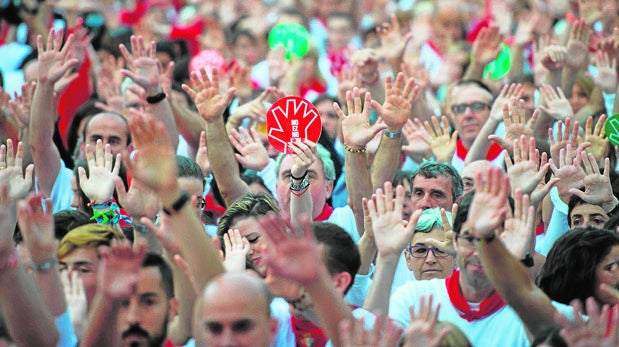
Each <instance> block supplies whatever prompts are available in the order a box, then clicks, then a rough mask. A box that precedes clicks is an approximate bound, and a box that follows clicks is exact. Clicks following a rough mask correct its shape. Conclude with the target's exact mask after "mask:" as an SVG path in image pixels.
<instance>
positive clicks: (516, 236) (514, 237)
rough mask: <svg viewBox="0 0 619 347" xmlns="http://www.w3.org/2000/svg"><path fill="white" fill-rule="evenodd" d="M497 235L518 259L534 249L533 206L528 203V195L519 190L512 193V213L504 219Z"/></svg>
mask: <svg viewBox="0 0 619 347" xmlns="http://www.w3.org/2000/svg"><path fill="white" fill-rule="evenodd" d="M499 237H500V238H501V240H502V241H503V243H504V244H505V247H507V249H508V250H509V251H510V253H511V254H513V255H514V257H516V258H518V259H522V258H524V257H525V255H526V254H527V252H533V251H534V249H535V207H533V205H530V204H529V196H528V195H526V194H522V192H520V190H516V192H515V194H514V214H513V215H512V216H511V217H510V218H507V220H505V225H504V228H503V232H502V233H501V234H500V235H499Z"/></svg>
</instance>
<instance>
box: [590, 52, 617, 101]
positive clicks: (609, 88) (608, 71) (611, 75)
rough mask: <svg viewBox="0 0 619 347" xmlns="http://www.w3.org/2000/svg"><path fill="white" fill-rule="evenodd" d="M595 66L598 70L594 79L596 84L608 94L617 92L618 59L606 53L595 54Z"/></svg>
mask: <svg viewBox="0 0 619 347" xmlns="http://www.w3.org/2000/svg"><path fill="white" fill-rule="evenodd" d="M595 66H596V67H597V69H598V74H597V77H595V78H594V79H593V81H594V82H595V84H596V85H597V86H598V87H600V89H602V91H603V92H604V93H606V94H611V93H615V92H616V91H617V58H612V60H611V59H610V57H609V56H608V54H606V53H605V52H602V51H597V52H596V53H595Z"/></svg>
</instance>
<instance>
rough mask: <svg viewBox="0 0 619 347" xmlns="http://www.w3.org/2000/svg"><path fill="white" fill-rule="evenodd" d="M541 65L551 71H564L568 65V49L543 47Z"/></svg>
mask: <svg viewBox="0 0 619 347" xmlns="http://www.w3.org/2000/svg"><path fill="white" fill-rule="evenodd" d="M538 59H539V62H540V64H542V66H543V67H545V68H546V69H548V70H550V71H557V70H560V69H562V68H563V67H564V66H565V64H566V63H567V48H565V47H564V46H560V45H547V46H543V47H542V51H541V52H540V57H539V58H538Z"/></svg>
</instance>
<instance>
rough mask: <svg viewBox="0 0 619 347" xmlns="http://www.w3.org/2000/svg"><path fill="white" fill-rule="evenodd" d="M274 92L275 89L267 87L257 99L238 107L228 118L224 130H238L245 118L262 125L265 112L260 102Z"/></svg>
mask: <svg viewBox="0 0 619 347" xmlns="http://www.w3.org/2000/svg"><path fill="white" fill-rule="evenodd" d="M275 90H276V89H275V88H272V87H269V88H267V89H265V90H264V91H263V92H262V93H260V95H259V96H258V97H257V98H255V99H253V100H251V101H250V102H247V103H244V104H242V105H241V106H239V108H237V109H236V111H234V112H232V113H231V114H230V115H229V116H228V120H227V121H226V129H228V130H229V129H232V128H238V127H239V126H241V123H242V122H243V120H244V119H246V118H249V119H251V121H252V123H264V122H265V115H266V113H267V110H266V108H265V107H264V104H263V103H262V102H263V101H264V100H265V99H266V97H267V96H268V95H269V94H271V93H272V92H273V91H275Z"/></svg>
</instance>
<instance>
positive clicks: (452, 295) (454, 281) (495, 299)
mask: <svg viewBox="0 0 619 347" xmlns="http://www.w3.org/2000/svg"><path fill="white" fill-rule="evenodd" d="M445 285H446V286H447V294H449V300H450V301H451V304H452V305H453V306H454V308H455V309H456V311H458V315H460V317H462V318H463V319H465V320H466V321H467V322H472V321H475V320H480V319H483V318H485V317H487V316H490V315H492V314H493V313H495V312H496V311H498V310H500V309H501V308H503V306H505V301H503V299H502V298H501V297H500V296H499V294H498V293H497V292H496V291H493V292H492V295H490V297H488V298H487V299H486V300H484V301H482V302H481V303H480V305H479V311H473V310H471V307H470V306H469V303H468V301H466V298H465V297H464V295H463V294H462V290H461V289H460V271H454V272H453V273H452V274H451V276H449V277H447V278H446V279H445Z"/></svg>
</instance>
